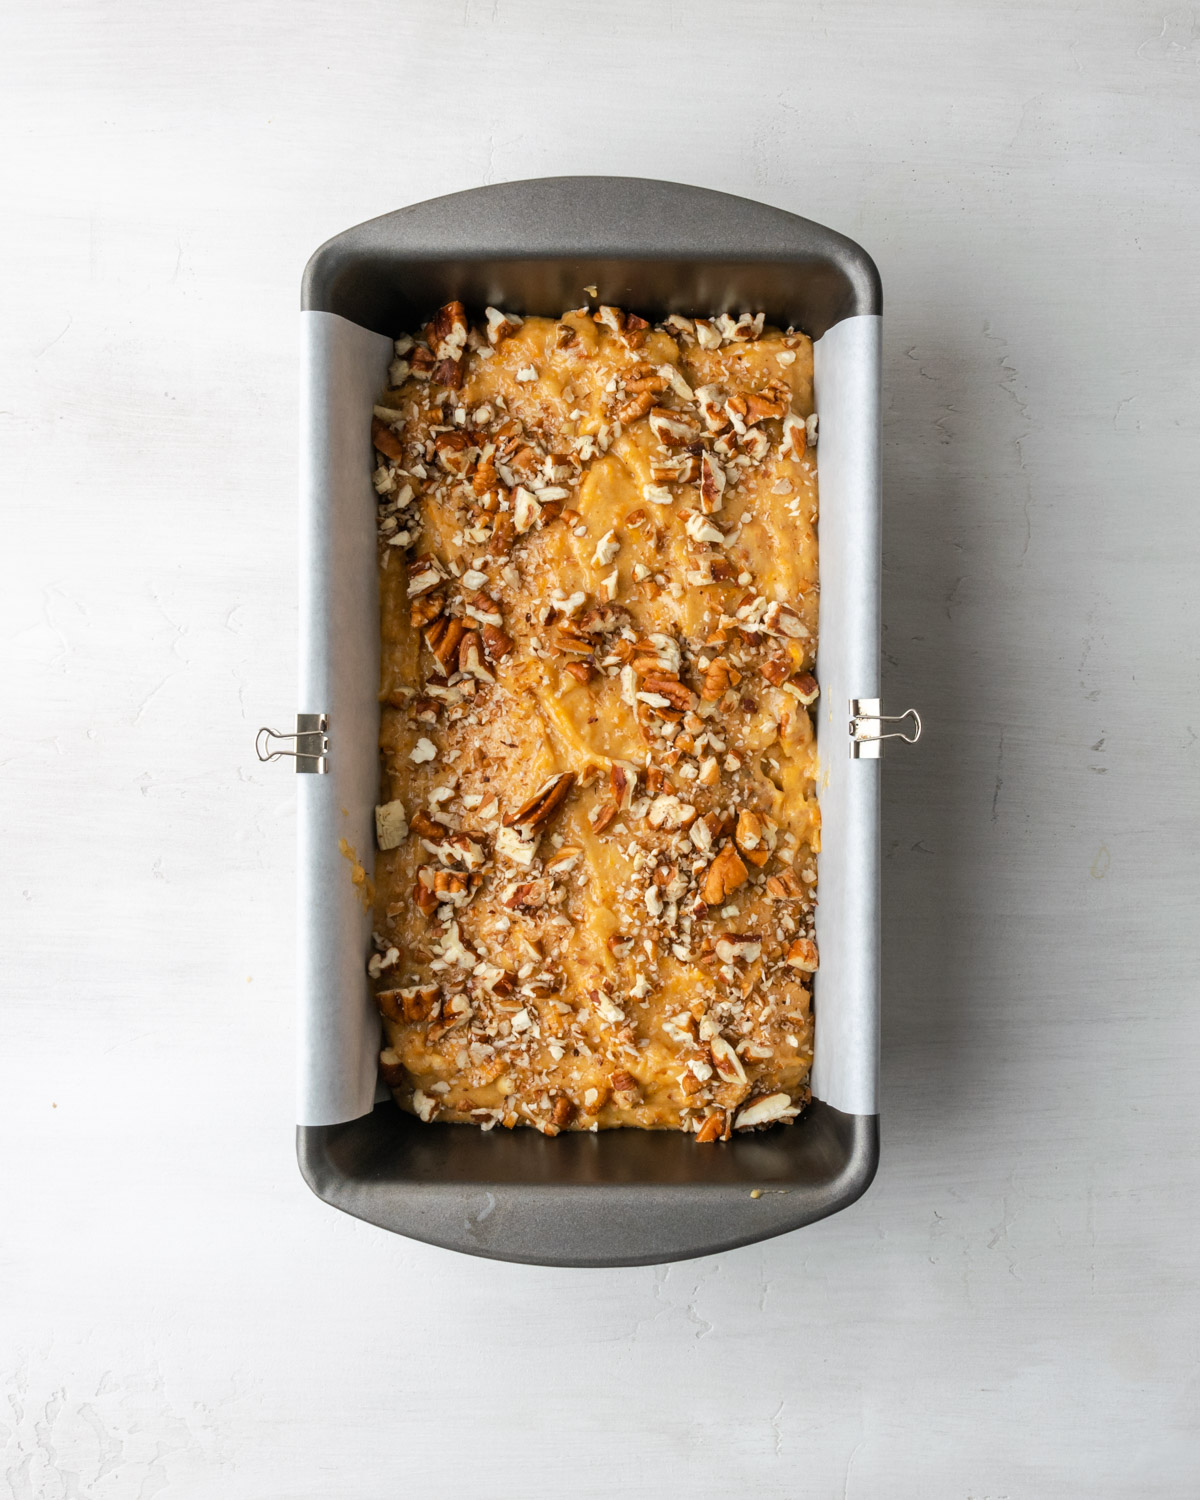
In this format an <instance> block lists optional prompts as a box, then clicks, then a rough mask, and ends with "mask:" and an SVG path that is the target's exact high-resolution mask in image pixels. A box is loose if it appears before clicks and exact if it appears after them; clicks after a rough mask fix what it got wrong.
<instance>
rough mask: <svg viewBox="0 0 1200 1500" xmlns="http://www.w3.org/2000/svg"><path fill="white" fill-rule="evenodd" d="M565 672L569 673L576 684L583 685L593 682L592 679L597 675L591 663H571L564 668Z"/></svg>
mask: <svg viewBox="0 0 1200 1500" xmlns="http://www.w3.org/2000/svg"><path fill="white" fill-rule="evenodd" d="M563 671H564V672H569V673H570V675H571V676H572V677H574V679H575V681H576V682H583V683H588V682H591V680H592V678H593V677H594V676H595V675H596V674H595V672H594V671H593V670H592V667H591V665H590V663H588V662H586V661H569V662H567V663H566V665H565V666H564V668H563Z"/></svg>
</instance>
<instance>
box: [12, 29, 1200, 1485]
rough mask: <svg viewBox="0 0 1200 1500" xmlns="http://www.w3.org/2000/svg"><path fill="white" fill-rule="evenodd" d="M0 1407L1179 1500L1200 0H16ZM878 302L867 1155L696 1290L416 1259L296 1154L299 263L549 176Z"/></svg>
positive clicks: (93, 1426)
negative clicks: (293, 717) (749, 203)
mask: <svg viewBox="0 0 1200 1500" xmlns="http://www.w3.org/2000/svg"><path fill="white" fill-rule="evenodd" d="M0 122H2V136H0V138H2V139H3V141H4V143H5V144H4V151H3V153H2V156H0V173H2V178H0V195H2V201H3V203H4V205H5V220H6V222H5V227H4V232H3V236H2V238H0V350H2V360H0V447H2V454H3V458H2V463H3V475H4V478H3V486H4V492H3V493H4V500H3V504H4V517H5V527H4V542H3V549H2V563H0V565H2V568H3V575H2V583H0V590H2V597H0V610H2V611H3V635H4V690H3V699H2V706H3V712H2V723H3V728H2V730H0V735H2V750H0V761H2V763H3V764H2V768H0V769H2V774H0V797H2V805H0V817H2V836H3V854H4V857H3V860H2V861H0V881H2V888H0V889H2V893H3V895H2V900H3V907H2V911H3V920H4V933H3V949H2V954H0V957H2V962H3V988H4V1004H3V1011H2V1020H0V1024H2V1027H3V1038H2V1055H0V1069H2V1076H0V1109H2V1111H3V1118H2V1131H3V1135H2V1139H3V1156H4V1169H5V1170H4V1185H5V1194H4V1196H5V1212H4V1215H3V1224H2V1231H0V1232H2V1247H0V1257H2V1262H0V1299H2V1304H0V1361H2V1364H0V1376H2V1377H3V1379H4V1383H5V1385H6V1388H7V1403H6V1405H5V1406H4V1407H3V1408H0V1441H2V1443H3V1446H4V1464H5V1468H6V1472H7V1482H8V1492H10V1493H11V1494H12V1495H13V1496H14V1497H15V1500H77V1497H81V1500H117V1497H119V1500H126V1497H128V1500H148V1497H152V1496H155V1495H163V1496H167V1497H169V1500H193V1497H195V1500H211V1497H214V1496H219V1497H220V1500H275V1497H289V1500H290V1497H304V1500H310V1497H311V1500H343V1497H353V1500H375V1497H388V1500H391V1497H403V1500H408V1497H411V1500H459V1497H461V1496H464V1495H478V1496H481V1497H483V1500H558V1497H560V1496H565V1495H570V1496H576V1497H583V1500H591V1497H597V1500H599V1497H602V1496H603V1497H608V1496H610V1495H611V1494H613V1493H629V1492H632V1493H637V1494H645V1495H650V1496H656V1497H659V1496H661V1497H664V1500H673V1497H675V1496H678V1495H683V1494H688V1495H692V1496H697V1497H700V1500H709V1497H716V1496H723V1495H752V1496H754V1497H756V1500H795V1497H797V1496H804V1497H808V1496H813V1497H826V1496H828V1497H835V1500H839V1497H840V1500H878V1497H880V1496H883V1495H886V1496H887V1497H888V1500H941V1497H961V1500H1017V1497H1031V1500H1043V1497H1057V1496H1077V1495H1081V1496H1088V1497H1096V1496H1102V1497H1106V1500H1107V1497H1113V1500H1128V1497H1141V1496H1153V1497H1159V1496H1161V1497H1171V1500H1175V1497H1189V1496H1191V1495H1194V1494H1195V1493H1196V1492H1197V1475H1198V1474H1200V1422H1198V1416H1197V1413H1198V1410H1200V1406H1198V1402H1200V1389H1198V1387H1200V1379H1198V1372H1200V1362H1198V1354H1197V1351H1198V1349H1200V1338H1198V1333H1200V1330H1198V1327H1197V1323H1198V1321H1200V1320H1198V1316H1197V1315H1198V1312H1200V1293H1198V1289H1197V1275H1196V1267H1197V1248H1196V1245H1197V1237H1198V1234H1200V1208H1198V1206H1197V1189H1198V1188H1200V1165H1198V1154H1197V1123H1198V1120H1197V1117H1198V1114H1200V1103H1198V1097H1200V1094H1198V1090H1197V1087H1196V1082H1195V1080H1196V1070H1197V1044H1198V1042H1200V1016H1198V1012H1200V1007H1198V1006H1197V998H1198V995H1197V991H1198V984H1197V966H1196V959H1197V926H1198V925H1200V924H1198V920H1197V905H1198V897H1200V889H1198V878H1197V869H1198V861H1197V848H1198V846H1200V795H1198V789H1197V760H1198V751H1197V736H1198V734H1200V701H1198V700H1200V692H1198V684H1197V668H1196V661H1197V653H1196V634H1197V626H1198V623H1200V622H1198V620H1197V609H1196V599H1197V584H1196V577H1197V566H1198V564H1197V558H1198V546H1200V526H1198V520H1197V516H1198V512H1200V500H1198V497H1197V485H1196V475H1197V467H1198V465H1197V438H1196V411H1197V406H1198V402H1200V389H1198V387H1200V379H1198V375H1197V363H1196V343H1197V328H1198V318H1197V314H1198V312H1200V307H1198V302H1200V296H1198V292H1197V285H1198V283H1197V277H1196V254H1197V244H1198V243H1200V199H1198V195H1197V168H1198V166H1200V159H1198V158H1200V152H1198V150H1197V139H1198V134H1197V132H1198V128H1200V16H1198V14H1197V12H1196V10H1195V9H1193V8H1192V7H1188V6H1183V7H1177V8H1174V9H1170V10H1164V9H1163V8H1162V7H1161V6H1156V5H1152V4H1148V3H1138V0H1124V3H1119V4H1117V3H1109V4H1098V3H1085V4H1070V5H1066V4H1061V5H1060V4H1056V3H1044V4H1036V3H1027V4H1024V5H1017V4H1011V3H1005V0H990V3H980V0H899V3H895V0H893V3H888V0H879V3H874V4H863V3H858V4H853V3H846V4H832V3H830V4H823V3H817V0H805V3H795V4H788V3H783V0H772V3H767V0H763V3H739V0H722V3H720V4H715V3H702V0H674V3H659V0H589V3H588V4H586V5H585V4H580V3H576V0H553V3H552V0H543V3H538V0H459V3H457V4H452V3H450V0H443V3H428V0H417V3H407V4H406V3H391V4H386V3H375V4H370V3H362V0H343V3H326V4H320V3H316V0H289V3H283V0H202V3H200V4H198V5H193V6H179V5H168V4H163V3H161V0H90V3H74V4H71V3H66V0H8V3H7V4H6V5H5V6H4V8H3V17H2V20H0ZM572 171H578V172H603V173H631V174H644V175H653V176H661V177H668V178H676V179H679V180H682V181H685V182H696V183H700V184H704V185H707V186H710V187H716V188H724V189H727V190H731V191H734V192H742V193H744V194H746V195H748V196H753V197H759V198H762V199H764V200H765V201H767V202H770V203H774V204H778V205H779V206H781V207H784V208H788V209H794V210H797V211H799V212H801V213H804V214H807V215H809V216H810V217H813V218H815V219H818V220H821V221H822V222H825V223H828V224H831V225H834V226H835V227H837V228H840V229H842V230H845V231H846V232H848V233H849V234H851V235H853V236H854V237H856V238H858V239H860V240H861V242H862V243H863V244H864V245H865V246H866V247H867V248H868V249H869V250H870V251H871V252H872V254H873V255H874V256H875V257H876V259H877V261H878V263H879V265H880V269H881V271H882V274H883V280H884V288H885V297H886V305H887V312H886V325H885V326H886V362H885V365H886V376H885V378H886V386H887V429H886V444H887V449H886V475H887V523H886V564H887V576H886V611H885V613H886V619H887V641H886V647H887V652H888V657H887V660H888V670H887V678H886V686H887V696H888V699H889V700H890V702H891V704H892V705H899V706H904V705H906V704H908V703H909V702H913V703H916V704H917V705H919V706H920V707H921V709H922V710H923V711H924V712H925V714H926V721H927V724H928V729H927V735H926V740H925V742H924V744H923V745H922V746H921V748H920V750H919V751H918V752H909V753H906V754H904V755H897V756H895V757H894V758H893V760H892V762H891V764H890V766H889V767H888V773H887V792H886V825H885V838H886V850H887V854H888V859H887V862H886V865H885V869H886V872H887V887H886V934H885V939H886V972H887V974H888V983H887V996H886V1030H885V1088H884V1130H885V1152H884V1160H883V1167H882V1170H881V1173H880V1176H879V1179H878V1181H877V1183H876V1185H875V1186H874V1188H873V1189H872V1190H871V1192H870V1194H869V1195H868V1197H867V1198H866V1199H864V1200H863V1201H862V1202H861V1203H860V1204H858V1205H857V1206H856V1207H854V1208H852V1209H851V1210H849V1211H848V1212H846V1213H845V1214H843V1215H841V1216H840V1217H838V1218H835V1219H833V1220H830V1221H828V1222H826V1223H823V1224H821V1225H818V1226H816V1227H814V1228H811V1229H809V1230H806V1231H802V1232H800V1233H798V1234H795V1235H792V1236H790V1237H787V1238H784V1239H782V1240H778V1241H775V1242H773V1243H770V1244H767V1245H764V1246H761V1247H758V1248H754V1249H749V1250H744V1251H740V1252H737V1253H735V1254H731V1255H726V1256H721V1257H719V1258H714V1259H712V1260H706V1261H699V1262H695V1263H691V1264H685V1265H679V1266H675V1267H672V1268H670V1269H659V1270H651V1269H647V1270H629V1271H613V1272H598V1271H597V1272H570V1273H568V1272H555V1271H546V1270H536V1269H529V1268H522V1267H513V1266H505V1265H495V1264H489V1263H485V1262H480V1261H471V1260H467V1259H459V1258H456V1257H454V1256H451V1255H448V1254H445V1253H442V1252H439V1251H435V1250H430V1249H426V1248H423V1247H421V1246H419V1245H414V1244H409V1243H406V1242H404V1241H401V1240H397V1239H394V1238H391V1237H389V1236H387V1235H385V1234H383V1233H382V1232H379V1231H376V1230H374V1229H370V1228H367V1227H365V1226H362V1225H359V1224H357V1223H354V1222H352V1221H351V1220H349V1219H346V1218H343V1217H340V1216H339V1215H337V1214H335V1213H334V1212H333V1211H331V1210H329V1209H327V1208H325V1207H323V1206H322V1205H320V1204H319V1203H318V1202H317V1201H316V1200H315V1199H314V1198H312V1197H310V1195H309V1194H308V1191H307V1189H305V1187H304V1186H303V1184H302V1183H301V1180H300V1177H299V1175H298V1173H297V1171H296V1168H295V1165H294V1162H293V1155H292V1129H291V1120H292V1089H293V1078H292V991H293V981H294V969H293V960H292V952H293V935H294V929H293V916H292V881H293V855H292V842H293V787H292V784H291V779H290V777H289V775H288V774H287V772H286V771H285V770H283V769H281V768H279V767H260V766H259V765H258V764H257V763H256V761H255V760H254V757H253V751H252V739H253V733H254V730H255V728H256V727H257V726H258V725H259V724H261V723H275V724H282V723H284V722H286V720H287V719H288V717H289V715H290V714H291V713H292V712H293V711H294V709H295V707H296V704H295V701H294V684H295V667H294V655H295V646H294V641H295V600H296V580H295V484H296V463H295V420H296V417H295V411H296V395H295V388H296V335H297V318H296V309H297V305H298V292H299V280H300V273H301V269H302V267H303V264H304V261H305V259H306V258H307V256H308V254H309V252H310V251H311V250H312V249H313V248H314V247H315V246H316V245H317V244H318V243H319V242H320V241H321V240H323V239H324V238H326V237H327V236H328V235H331V234H333V233H335V232H337V231H338V230H340V229H342V228H344V227H346V226H347V225H350V224H352V223H355V222H357V221H358V220H360V219H364V218H367V217H369V216H371V215H374V214H377V213H381V212H384V211H386V210H388V209H391V208H394V207H398V206H400V205H402V204H404V203H408V202H413V201H416V200H418V199H421V198H424V197H429V196H433V195H436V194H439V193H443V192H449V191H453V190H455V189H459V188H465V187H472V186H476V185H478V184H480V183H484V182H492V181H498V180H503V179H505V178H512V177H523V176H537V175H542V174H555V173H562V172H572Z"/></svg>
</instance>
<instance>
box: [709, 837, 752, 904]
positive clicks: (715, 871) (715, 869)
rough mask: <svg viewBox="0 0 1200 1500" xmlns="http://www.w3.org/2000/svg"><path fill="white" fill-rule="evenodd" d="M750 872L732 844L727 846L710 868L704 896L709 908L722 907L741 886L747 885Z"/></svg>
mask: <svg viewBox="0 0 1200 1500" xmlns="http://www.w3.org/2000/svg"><path fill="white" fill-rule="evenodd" d="M748 874H749V872H748V871H747V869H746V866H745V865H744V864H743V863H742V861H741V859H740V858H739V857H738V852H737V850H736V849H735V848H734V847H733V845H732V844H726V845H725V847H724V848H723V849H722V850H721V852H720V853H719V854H718V855H717V857H716V859H714V860H713V862H712V864H711V865H709V867H708V874H707V875H706V876H705V877H704V890H703V895H704V899H705V901H707V902H708V904H709V906H721V905H723V904H724V902H725V901H726V899H727V898H728V897H729V896H731V895H732V894H733V892H734V891H736V890H737V889H738V888H739V886H743V885H745V883H746V880H747V878H748Z"/></svg>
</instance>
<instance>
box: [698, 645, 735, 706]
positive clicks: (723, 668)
mask: <svg viewBox="0 0 1200 1500" xmlns="http://www.w3.org/2000/svg"><path fill="white" fill-rule="evenodd" d="M741 680H742V674H741V673H740V672H739V671H738V670H737V668H736V667H734V666H731V665H730V664H729V662H727V661H726V660H725V658H724V657H723V656H718V657H717V659H716V661H714V662H712V663H711V665H710V666H709V668H708V671H707V672H705V674H704V688H703V691H702V692H701V694H700V696H701V697H702V698H703V699H704V701H705V703H715V702H716V701H717V699H718V698H722V697H724V695H725V690H726V689H727V688H731V687H736V686H737V685H738V683H739V682H741Z"/></svg>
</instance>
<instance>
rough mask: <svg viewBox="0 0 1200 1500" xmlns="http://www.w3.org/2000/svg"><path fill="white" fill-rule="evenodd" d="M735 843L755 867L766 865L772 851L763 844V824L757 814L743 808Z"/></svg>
mask: <svg viewBox="0 0 1200 1500" xmlns="http://www.w3.org/2000/svg"><path fill="white" fill-rule="evenodd" d="M733 837H734V841H735V843H736V844H737V846H738V848H739V849H740V850H741V852H742V853H743V854H744V855H745V856H746V858H747V859H748V860H749V861H750V862H751V864H755V865H759V866H762V865H765V864H766V862H767V860H768V859H769V858H770V857H771V851H770V850H769V849H767V848H766V846H765V845H764V843H763V823H762V819H761V818H760V817H759V816H758V814H757V813H753V812H751V811H750V810H749V809H748V808H743V809H742V811H741V812H740V813H738V820H737V831H736V832H735V833H734V836H733Z"/></svg>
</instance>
